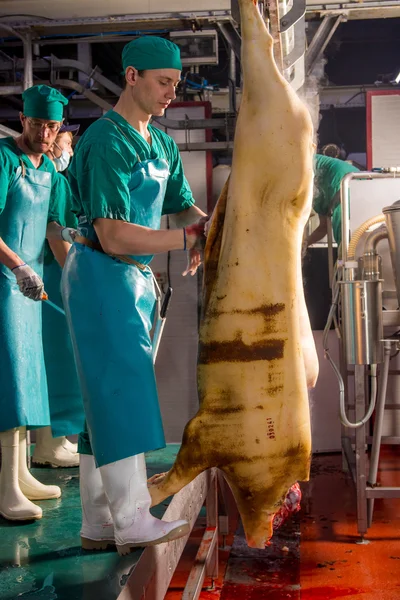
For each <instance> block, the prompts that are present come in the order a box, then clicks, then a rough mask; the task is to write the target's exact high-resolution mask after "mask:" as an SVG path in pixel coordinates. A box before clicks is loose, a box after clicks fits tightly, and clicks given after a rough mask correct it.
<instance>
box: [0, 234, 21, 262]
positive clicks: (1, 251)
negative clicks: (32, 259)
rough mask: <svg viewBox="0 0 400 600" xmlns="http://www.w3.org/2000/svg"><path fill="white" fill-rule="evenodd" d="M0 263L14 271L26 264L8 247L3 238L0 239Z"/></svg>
mask: <svg viewBox="0 0 400 600" xmlns="http://www.w3.org/2000/svg"><path fill="white" fill-rule="evenodd" d="M0 262H1V263H2V264H3V265H5V266H6V267H8V268H9V269H14V268H15V267H18V266H20V265H23V264H24V261H23V260H22V259H21V258H20V257H19V256H18V254H16V253H15V252H13V251H12V250H11V248H10V247H9V246H7V244H6V243H5V242H4V240H2V238H0Z"/></svg>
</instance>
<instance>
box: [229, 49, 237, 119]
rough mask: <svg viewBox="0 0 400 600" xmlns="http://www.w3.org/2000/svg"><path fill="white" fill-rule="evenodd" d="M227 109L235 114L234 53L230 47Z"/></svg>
mask: <svg viewBox="0 0 400 600" xmlns="http://www.w3.org/2000/svg"><path fill="white" fill-rule="evenodd" d="M229 111H230V112H231V113H235V114H236V54H235V52H234V51H233V50H232V48H231V53H230V59H229Z"/></svg>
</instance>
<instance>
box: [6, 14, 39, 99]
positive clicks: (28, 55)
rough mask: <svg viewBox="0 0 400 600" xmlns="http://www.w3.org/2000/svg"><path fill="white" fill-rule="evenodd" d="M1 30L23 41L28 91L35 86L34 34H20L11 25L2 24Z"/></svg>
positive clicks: (25, 79) (24, 83)
mask: <svg viewBox="0 0 400 600" xmlns="http://www.w3.org/2000/svg"><path fill="white" fill-rule="evenodd" d="M0 28H1V29H5V30H6V31H8V32H9V33H11V34H12V35H15V37H18V38H19V39H20V40H22V43H23V46H24V81H23V89H24V90H27V89H28V88H30V87H32V85H33V66H32V33H31V32H30V31H28V32H27V33H25V34H24V35H23V34H22V33H19V32H18V31H16V30H15V29H13V28H12V27H10V26H9V25H5V24H4V23H1V26H0Z"/></svg>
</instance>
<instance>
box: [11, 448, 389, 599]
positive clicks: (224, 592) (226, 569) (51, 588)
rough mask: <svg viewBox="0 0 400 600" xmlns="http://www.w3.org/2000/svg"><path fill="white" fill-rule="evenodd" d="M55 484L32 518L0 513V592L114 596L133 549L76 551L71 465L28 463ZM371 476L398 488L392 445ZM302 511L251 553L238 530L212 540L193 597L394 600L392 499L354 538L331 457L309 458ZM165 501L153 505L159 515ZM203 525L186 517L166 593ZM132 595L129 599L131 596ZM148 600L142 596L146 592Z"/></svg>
mask: <svg viewBox="0 0 400 600" xmlns="http://www.w3.org/2000/svg"><path fill="white" fill-rule="evenodd" d="M177 449H178V446H169V447H168V448H167V449H166V450H163V451H161V452H157V453H151V454H150V455H149V456H148V472H149V475H152V474H153V473H156V472H161V471H165V470H167V469H168V467H169V465H170V464H172V462H173V460H174V458H175V455H176V452H177ZM33 472H34V474H35V476H36V477H37V478H38V479H40V480H41V481H43V482H44V483H56V484H57V485H60V486H61V488H62V490H63V495H62V498H61V499H58V500H48V501H45V502H39V503H38V504H40V506H41V507H42V508H43V513H44V516H43V519H42V520H41V521H37V522H32V523H23V524H15V523H14V524H13V523H10V522H7V521H5V520H2V519H1V518H0V599H1V600H11V599H16V598H18V599H19V598H22V599H23V600H31V599H32V600H39V599H40V600H56V599H57V600H114V599H116V598H117V596H118V594H119V592H120V591H121V589H122V587H123V585H124V583H125V582H126V580H127V577H128V576H129V573H130V572H131V570H132V569H133V568H134V566H135V564H136V562H137V560H138V558H139V556H140V554H141V551H140V550H138V551H137V552H135V553H133V554H131V555H129V556H125V557H118V555H117V554H116V553H115V552H114V551H109V552H101V553H96V552H93V553H87V552H83V551H82V550H81V547H80V539H79V529H80V522H81V508H80V500H79V480H78V469H34V470H33ZM380 482H381V483H382V484H387V485H400V448H393V450H392V451H388V450H385V451H384V453H383V457H382V460H381V469H380ZM303 492H304V498H303V503H302V511H301V512H300V513H299V514H298V515H296V516H295V517H294V518H293V519H292V520H291V521H289V522H288V523H286V524H285V525H284V526H283V528H282V529H281V530H280V531H279V533H278V534H276V535H275V536H274V539H273V541H272V544H271V545H270V546H269V547H268V548H266V549H265V550H251V549H249V548H247V545H246V543H245V541H244V537H243V531H242V529H241V528H240V526H239V528H238V529H237V531H236V534H235V535H230V536H227V537H226V538H222V537H221V538H220V546H221V548H222V550H221V551H220V568H219V578H218V580H217V581H216V582H214V587H213V588H211V587H210V586H211V583H212V582H211V580H209V579H206V581H205V588H206V587H207V586H208V588H209V589H204V591H203V592H202V594H201V600H234V599H235V600H236V599H240V600H261V599H264V598H265V599H266V600H288V599H290V600H333V599H335V598H339V599H342V598H345V599H346V600H400V500H397V499H396V500H393V499H391V500H377V501H376V502H375V514H374V522H373V525H372V527H371V529H370V530H369V532H368V535H367V540H368V542H369V543H368V544H361V545H360V544H358V543H357V542H358V541H359V537H358V534H357V526H356V520H355V514H356V513H355V493H354V488H353V484H352V482H351V480H350V479H349V477H348V475H347V474H345V473H343V472H342V470H341V456H340V455H326V456H317V457H314V459H313V467H312V479H311V482H310V483H308V484H305V485H304V486H303ZM164 510H165V505H162V506H161V507H158V508H157V513H155V514H158V515H159V516H160V515H161V514H162V513H163V512H164ZM204 526H205V520H204V516H201V517H200V518H199V520H198V522H197V524H196V527H195V529H194V531H193V534H192V536H191V537H190V539H189V542H188V544H187V546H186V549H185V552H184V555H183V557H182V560H181V561H180V563H179V565H178V568H177V570H176V573H175V575H174V577H173V579H172V581H171V586H170V590H169V592H168V594H167V596H166V598H167V600H178V599H181V598H182V591H183V588H184V586H185V583H186V580H187V577H188V574H189V570H190V567H191V565H192V564H193V561H194V558H195V555H196V552H197V549H198V546H199V544H200V540H201V536H202V535H203V531H204ZM135 600H136V599H135ZM149 600H152V599H149Z"/></svg>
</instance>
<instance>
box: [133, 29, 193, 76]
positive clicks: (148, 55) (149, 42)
mask: <svg viewBox="0 0 400 600" xmlns="http://www.w3.org/2000/svg"><path fill="white" fill-rule="evenodd" d="M122 66H123V68H124V72H125V71H126V69H127V68H128V67H135V69H137V70H138V71H146V70H147V69H178V71H182V63H181V51H180V49H179V46H177V45H176V44H174V43H173V42H170V41H169V40H165V39H164V38H160V37H155V36H154V37H153V36H150V35H147V36H143V37H139V38H136V39H135V40H132V41H131V42H129V44H127V45H126V46H125V48H124V49H123V51H122Z"/></svg>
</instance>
